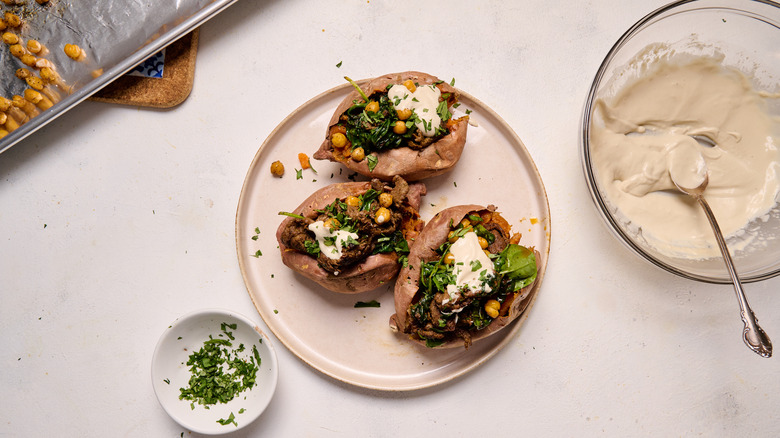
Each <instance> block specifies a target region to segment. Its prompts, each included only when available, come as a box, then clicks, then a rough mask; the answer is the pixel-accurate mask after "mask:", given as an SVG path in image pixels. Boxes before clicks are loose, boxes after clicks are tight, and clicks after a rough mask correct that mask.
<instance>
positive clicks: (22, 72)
mask: <svg viewBox="0 0 780 438" xmlns="http://www.w3.org/2000/svg"><path fill="white" fill-rule="evenodd" d="M30 76H32V73H30V70H27V69H26V68H24V67H22V68H20V69H17V70H16V77H17V78H19V79H27V78H29V77H30Z"/></svg>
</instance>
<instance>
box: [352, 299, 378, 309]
mask: <svg viewBox="0 0 780 438" xmlns="http://www.w3.org/2000/svg"><path fill="white" fill-rule="evenodd" d="M379 306H380V304H379V301H377V300H371V301H368V302H364V301H358V302H357V303H355V308H360V307H379Z"/></svg>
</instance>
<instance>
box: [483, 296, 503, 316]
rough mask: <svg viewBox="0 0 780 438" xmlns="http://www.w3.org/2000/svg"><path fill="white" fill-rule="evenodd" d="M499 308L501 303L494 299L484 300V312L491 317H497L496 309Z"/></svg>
mask: <svg viewBox="0 0 780 438" xmlns="http://www.w3.org/2000/svg"><path fill="white" fill-rule="evenodd" d="M500 309H501V303H499V302H498V301H496V300H487V302H485V313H487V314H488V316H489V317H491V318H497V317H498V311H499V310H500Z"/></svg>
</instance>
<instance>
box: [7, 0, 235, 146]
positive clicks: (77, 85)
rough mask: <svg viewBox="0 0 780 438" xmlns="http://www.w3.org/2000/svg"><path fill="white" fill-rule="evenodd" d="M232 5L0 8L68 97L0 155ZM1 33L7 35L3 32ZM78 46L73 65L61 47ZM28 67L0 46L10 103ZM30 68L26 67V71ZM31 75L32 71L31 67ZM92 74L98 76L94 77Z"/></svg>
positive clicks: (214, 0)
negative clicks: (14, 18)
mask: <svg viewBox="0 0 780 438" xmlns="http://www.w3.org/2000/svg"><path fill="white" fill-rule="evenodd" d="M235 2H236V0H176V1H167V2H159V1H149V0H112V1H96V2H91V1H85V2H82V1H70V0H50V1H49V2H48V3H46V4H43V5H40V4H38V3H37V2H36V1H35V0H23V1H22V0H20V3H22V4H21V5H16V6H8V5H5V4H2V8H0V11H2V12H3V13H5V12H6V11H11V12H13V13H15V14H17V15H18V16H19V17H20V18H21V19H22V21H23V25H22V27H21V28H20V29H10V28H9V29H6V31H9V30H11V31H14V33H16V34H18V36H19V37H20V38H21V39H22V41H23V42H25V43H26V41H27V40H28V39H35V40H38V41H39V42H40V43H41V44H43V45H44V46H45V47H46V48H47V49H48V50H49V53H48V54H47V55H46V56H45V58H46V59H48V60H49V61H51V63H52V64H54V66H55V68H56V71H57V73H58V74H59V75H60V77H61V78H62V80H63V82H65V84H66V85H68V86H69V87H71V89H70V94H67V95H65V96H64V97H63V99H62V100H61V101H59V102H57V103H56V104H55V105H54V106H53V107H52V108H50V109H48V110H46V111H42V112H41V113H40V114H39V115H38V116H36V117H34V118H32V119H30V120H29V121H28V122H27V123H25V124H23V125H21V127H20V128H19V129H17V130H15V131H13V132H11V133H10V134H9V135H7V136H5V137H4V138H3V139H1V140H0V152H3V151H5V150H6V149H8V148H9V147H11V146H12V145H14V144H15V143H17V142H18V141H19V140H21V139H23V138H25V137H26V136H28V135H30V134H31V133H33V132H35V131H36V130H37V129H39V128H40V127H41V126H43V125H45V124H46V123H48V122H50V121H51V120H53V119H54V118H56V117H57V116H59V115H60V114H62V113H64V112H65V111H67V110H69V109H70V108H72V107H73V106H75V105H76V104H78V103H79V102H81V101H82V100H84V99H86V98H87V97H89V96H90V95H91V94H93V93H94V92H96V91H97V90H99V89H100V88H102V87H103V86H105V85H106V84H108V83H109V82H111V81H112V80H114V79H115V78H117V77H118V76H120V75H122V74H123V73H125V72H126V71H129V70H130V69H132V68H133V67H135V66H136V65H137V64H138V63H140V62H142V61H143V60H145V59H146V58H148V57H149V56H150V55H152V54H154V53H156V52H157V51H159V50H160V49H162V48H163V47H165V46H167V45H168V44H170V43H171V42H173V41H175V40H176V39H177V38H179V37H181V36H182V35H184V34H185V33H187V32H189V31H191V30H192V29H194V28H195V27H197V26H199V25H200V24H202V23H203V22H205V21H206V20H208V19H209V18H211V17H213V16H215V15H216V14H218V13H219V12H221V11H222V10H224V9H225V8H227V7H228V6H230V5H231V4H233V3H235ZM4 32H5V31H4ZM65 44H76V45H78V46H79V47H81V48H82V49H84V51H85V52H86V59H85V60H83V61H81V62H77V61H74V60H72V59H70V58H68V57H67V56H66V55H65V53H64V51H63V47H64V46H65ZM20 67H26V66H25V65H24V64H22V63H21V61H20V60H19V59H17V58H15V57H14V56H12V55H11V53H10V52H9V49H8V45H7V44H2V47H0V95H2V96H4V97H6V98H8V99H11V98H12V96H13V95H22V94H23V93H24V89H25V88H27V84H26V83H25V82H24V81H23V80H21V79H19V78H17V77H16V76H15V72H16V70H17V69H18V68H20ZM27 68H29V67H27ZM29 69H30V70H31V71H33V72H35V69H34V68H29ZM96 71H100V72H102V74H100V75H99V76H97V77H93V73H94V72H96Z"/></svg>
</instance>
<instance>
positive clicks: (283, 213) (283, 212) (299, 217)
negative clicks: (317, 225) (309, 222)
mask: <svg viewBox="0 0 780 438" xmlns="http://www.w3.org/2000/svg"><path fill="white" fill-rule="evenodd" d="M279 215H280V216H289V217H292V218H295V219H301V220H306V218H305V217H303V216H301V215H299V214H295V213H287V212H286V211H280V212H279Z"/></svg>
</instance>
